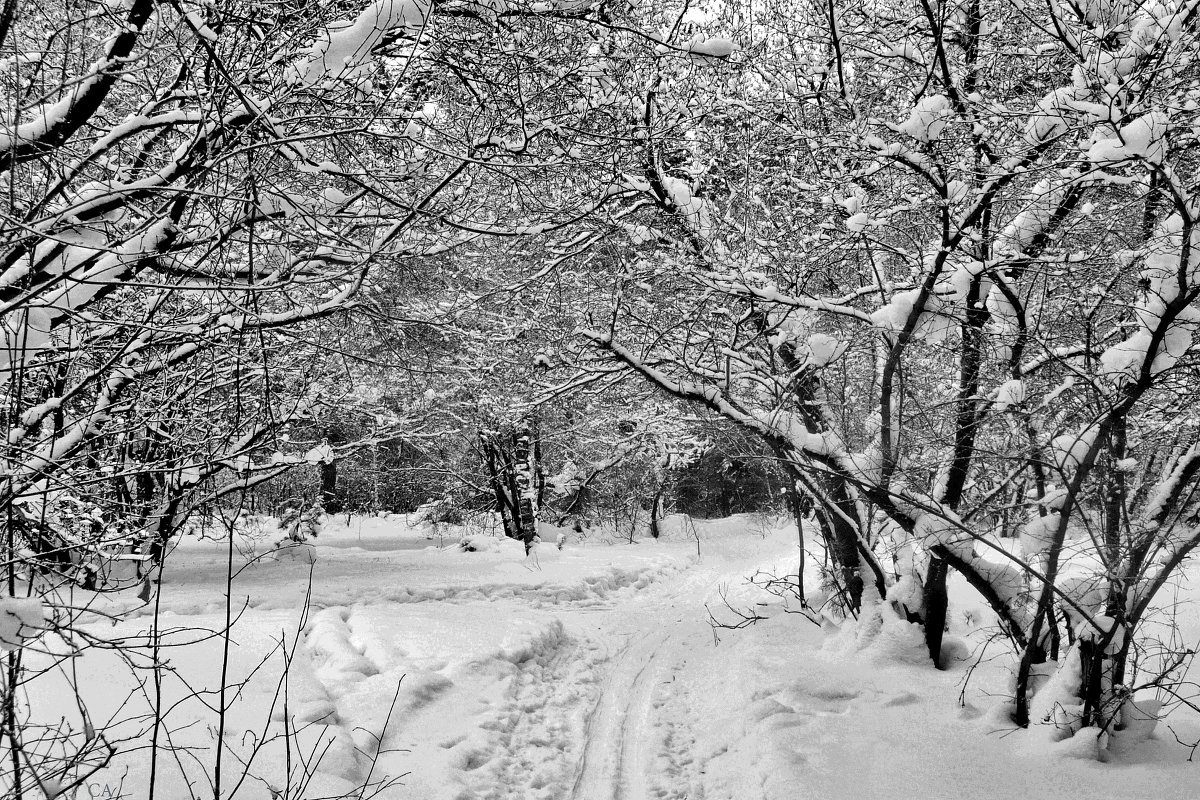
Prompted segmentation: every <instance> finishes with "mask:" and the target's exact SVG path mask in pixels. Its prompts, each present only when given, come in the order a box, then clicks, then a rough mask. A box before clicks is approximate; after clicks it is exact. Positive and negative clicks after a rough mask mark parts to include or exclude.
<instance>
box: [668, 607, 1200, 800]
mask: <svg viewBox="0 0 1200 800" xmlns="http://www.w3.org/2000/svg"><path fill="white" fill-rule="evenodd" d="M724 642H728V644H729V646H728V647H726V646H725V644H724V643H723V644H722V646H721V647H720V648H718V649H717V650H716V651H710V652H708V653H707V654H705V655H704V656H703V658H702V661H700V660H699V659H697V658H696V657H695V656H693V663H692V664H691V666H690V668H689V669H688V670H687V679H686V680H683V681H676V685H677V686H678V689H677V691H678V692H679V694H680V696H679V697H677V698H675V699H673V700H672V701H671V702H672V703H673V704H675V705H677V706H678V707H682V708H687V709H688V714H689V717H690V723H689V725H688V726H687V727H688V728H689V729H690V730H691V731H692V732H693V733H694V735H695V737H696V741H695V744H694V745H693V747H694V752H693V757H694V760H695V763H694V764H692V765H691V767H690V768H689V769H688V770H687V773H686V774H685V776H684V786H683V787H682V788H681V791H680V792H677V793H674V794H667V795H664V797H721V798H737V800H785V799H786V800H792V799H793V798H795V797H796V791H797V787H803V794H804V796H805V797H813V798H821V800H874V799H875V798H878V800H896V798H909V797H921V798H930V800H938V799H939V798H946V799H947V800H949V798H953V799H954V800H971V799H972V798H978V799H979V800H993V798H997V797H1029V798H1043V797H1045V798H1049V797H1053V798H1055V799H1056V800H1070V799H1071V798H1079V799H1080V800H1085V799H1086V800H1095V798H1100V797H1104V798H1110V797H1111V798H1116V797H1130V798H1134V797H1136V798H1150V797H1154V798H1156V800H1194V798H1195V797H1196V796H1197V788H1198V787H1200V771H1198V770H1197V767H1196V765H1194V764H1189V763H1187V762H1186V758H1187V754H1186V752H1185V751H1184V750H1183V749H1182V748H1180V747H1178V746H1177V745H1175V743H1174V742H1167V741H1161V740H1160V741H1157V742H1154V741H1152V742H1151V743H1149V744H1148V745H1147V746H1144V747H1147V748H1149V749H1143V750H1142V751H1141V752H1139V753H1138V760H1137V762H1136V763H1135V762H1133V761H1130V762H1129V763H1109V764H1101V763H1099V762H1097V761H1094V760H1092V761H1088V760H1078V759H1065V758H1063V757H1062V754H1061V753H1060V752H1059V748H1055V747H1053V746H1051V745H1050V744H1049V741H1048V738H1047V737H1045V736H1043V735H1042V734H1043V733H1044V732H1043V731H1039V730H1037V729H1034V730H1031V731H1028V732H1018V731H1016V730H1015V726H1012V724H1011V723H1008V722H1007V721H1005V720H1003V719H1001V718H1000V717H999V716H997V715H996V714H994V713H988V712H987V711H986V709H990V708H992V707H993V706H994V705H995V703H996V698H995V696H994V694H993V693H994V692H997V691H999V690H1000V689H1001V688H1002V687H998V686H996V685H995V684H994V683H991V682H990V679H989V677H988V676H987V675H986V674H983V675H981V674H978V673H977V674H976V675H975V676H974V677H973V678H972V679H971V682H970V683H969V684H968V686H967V691H966V697H967V699H968V702H967V704H966V705H965V707H961V708H960V707H959V706H958V705H957V704H956V703H955V698H956V697H957V696H958V694H959V692H960V690H961V689H962V685H963V682H964V681H965V680H966V679H967V678H968V675H967V672H966V663H967V662H960V664H959V665H958V666H957V667H954V668H952V669H950V670H948V671H945V672H939V671H937V670H934V669H932V668H931V667H928V666H915V665H914V666H906V665H897V664H892V665H884V664H881V663H880V662H879V661H878V660H875V661H872V660H870V659H860V658H856V657H849V656H847V655H830V654H828V653H825V654H822V653H821V650H822V647H823V644H824V639H823V634H822V632H821V631H820V630H819V629H818V628H816V627H815V626H813V625H811V624H809V623H807V622H805V621H803V620H798V619H797V618H795V617H793V616H784V615H780V616H778V617H775V618H773V619H771V620H768V621H766V622H761V623H759V624H758V625H756V626H754V627H753V628H750V629H746V630H743V631H739V632H737V633H735V634H730V636H729V637H727V638H726V639H725V640H724ZM986 671H987V670H986V665H985V668H984V670H983V672H985V673H986ZM993 677H994V676H993ZM1189 730H1190V728H1189ZM1168 736H1169V734H1168ZM689 780H690V782H691V785H690V788H688V787H687V781H689Z"/></svg>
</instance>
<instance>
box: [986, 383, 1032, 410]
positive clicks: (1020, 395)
mask: <svg viewBox="0 0 1200 800" xmlns="http://www.w3.org/2000/svg"><path fill="white" fill-rule="evenodd" d="M1024 402H1025V382H1024V381H1022V380H1020V379H1019V378H1015V379H1013V380H1011V381H1005V382H1004V383H1002V384H1000V388H999V389H997V390H996V400H995V401H994V402H993V403H992V408H994V409H995V410H996V411H1008V410H1009V409H1010V408H1013V407H1018V406H1020V405H1021V404H1022V403H1024Z"/></svg>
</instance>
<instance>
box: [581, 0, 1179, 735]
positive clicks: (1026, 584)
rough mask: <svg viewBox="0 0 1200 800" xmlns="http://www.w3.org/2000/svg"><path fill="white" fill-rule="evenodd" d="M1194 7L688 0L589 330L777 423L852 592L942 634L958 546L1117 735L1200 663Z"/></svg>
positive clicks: (754, 427) (1042, 705)
mask: <svg viewBox="0 0 1200 800" xmlns="http://www.w3.org/2000/svg"><path fill="white" fill-rule="evenodd" d="M1198 13H1200V9H1198V7H1197V4H1196V3H1195V2H1194V1H1192V0H1167V1H1166V2H1155V3H1149V4H1142V3H1133V2H1123V1H1122V0H1112V2H1096V3H1067V2H1058V0H1053V1H1052V2H1049V3H1026V2H1021V1H1019V0H999V1H985V0H964V1H963V2H932V1H931V0H917V1H916V2H878V3H868V4H865V5H864V4H858V3H841V2H831V3H828V4H820V5H819V7H818V6H812V5H809V4H791V3H781V4H773V5H771V6H770V7H767V8H758V7H754V8H751V7H750V6H741V5H735V6H717V5H712V6H711V7H710V6H707V5H704V4H701V5H700V6H695V7H693V6H688V7H686V10H681V11H680V13H679V20H680V21H679V23H677V24H676V25H675V27H674V28H669V29H668V32H667V34H666V36H665V38H664V44H663V46H662V48H661V52H660V56H659V58H658V61H657V62H656V67H655V69H653V70H650V71H646V72H644V73H642V74H640V75H631V76H628V78H627V81H626V83H625V85H626V87H627V88H628V90H629V91H631V92H633V91H640V93H641V98H642V108H643V112H642V113H641V115H640V119H639V120H638V121H636V123H635V124H640V125H641V127H640V129H639V130H640V133H639V134H638V135H639V137H640V141H642V142H643V143H644V147H642V148H641V149H640V156H641V162H640V165H639V166H638V167H637V172H636V173H634V172H633V171H632V170H631V172H630V173H629V174H628V177H627V179H626V182H625V185H624V186H623V187H622V189H623V190H624V191H625V192H627V193H628V194H626V195H625V196H626V197H629V198H630V200H629V203H628V204H627V206H626V207H627V208H628V207H632V206H638V205H639V204H640V207H639V208H638V209H637V210H635V211H633V212H632V213H631V214H630V215H629V216H626V217H624V218H622V219H617V218H616V216H615V215H613V216H610V219H613V220H614V221H615V224H616V225H618V227H620V228H621V229H622V230H623V231H625V233H626V236H627V240H628V242H629V246H628V259H627V261H628V269H627V274H626V275H625V276H624V277H623V278H622V280H621V281H620V282H619V283H620V292H619V294H618V296H617V299H616V302H615V303H613V304H612V307H611V308H610V309H609V311H608V314H607V316H606V317H605V318H604V319H603V321H601V320H599V319H598V320H597V323H596V324H595V325H592V326H590V327H589V329H588V330H587V331H586V332H585V333H584V338H585V339H586V340H587V341H588V342H590V344H591V345H592V347H593V348H594V352H595V353H596V354H597V356H596V357H597V363H598V364H600V365H610V364H614V363H616V364H620V365H622V366H623V367H624V368H626V369H627V370H629V371H630V372H632V373H634V374H637V375H640V376H641V377H643V378H645V379H646V380H648V381H650V382H652V383H653V384H655V385H657V386H658V387H660V388H661V389H663V390H665V391H667V392H669V393H671V394H673V395H675V396H677V397H680V398H684V399H686V400H689V401H691V402H692V403H694V404H696V405H699V406H704V407H707V408H708V409H710V410H712V411H714V412H716V413H718V414H720V415H723V416H725V417H726V418H728V419H730V420H732V421H734V422H736V423H738V424H740V425H742V426H744V427H745V428H747V429H748V430H751V431H754V432H755V433H756V434H757V435H759V436H761V437H762V438H763V440H764V441H765V442H767V443H768V444H769V445H770V446H771V447H772V448H773V450H774V452H775V453H776V454H777V456H778V457H779V459H780V460H781V462H782V464H784V465H785V466H786V468H787V469H788V470H789V471H790V472H791V474H792V476H793V477H794V479H795V480H796V481H797V482H798V484H799V485H800V486H801V487H802V489H803V490H804V491H806V492H807V493H809V494H810V495H811V496H812V497H813V498H815V500H816V502H817V504H818V516H819V520H820V525H821V529H822V533H823V535H824V538H825V541H826V544H827V546H828V550H829V552H830V554H831V556H832V558H833V561H834V563H835V565H836V566H837V579H838V583H839V584H840V586H841V589H842V597H843V599H844V602H845V605H846V607H847V609H848V611H849V612H851V613H853V614H856V615H862V614H871V615H876V616H878V615H880V614H883V615H884V616H892V617H896V616H901V618H902V617H903V615H907V616H908V617H909V618H913V619H918V620H921V621H923V623H924V627H925V635H926V640H927V643H928V646H929V649H930V653H931V656H932V658H933V659H934V660H935V661H936V660H937V659H939V658H940V647H941V635H942V629H943V623H944V620H945V614H946V601H945V598H946V591H945V582H946V576H947V570H948V569H954V570H957V571H958V572H960V573H961V574H962V575H963V576H964V577H965V578H966V580H967V581H969V582H970V584H971V585H972V586H973V587H974V588H975V589H977V590H978V591H979V592H980V594H981V595H982V596H983V598H984V599H985V600H986V601H987V602H988V604H989V605H990V606H991V608H992V610H993V611H994V612H995V614H996V617H997V619H998V620H999V623H1000V625H1001V627H1002V628H1003V630H1004V632H1005V634H1006V635H1007V636H1008V638H1009V639H1010V640H1011V642H1012V644H1013V646H1014V647H1015V648H1016V650H1017V652H1018V653H1020V660H1019V667H1018V669H1017V670H1016V672H1017V674H1016V679H1015V682H1014V686H1015V688H1014V693H1013V708H1012V714H1013V718H1014V719H1015V720H1016V721H1017V722H1018V723H1019V724H1022V725H1024V724H1027V723H1028V722H1029V721H1030V719H1031V716H1034V715H1040V716H1045V717H1046V718H1047V719H1051V720H1052V721H1054V722H1055V723H1056V724H1059V725H1060V726H1062V727H1063V728H1064V729H1066V730H1069V731H1072V732H1074V731H1078V730H1080V729H1083V728H1087V729H1088V730H1090V731H1091V732H1092V733H1097V732H1099V733H1101V736H1100V739H1099V741H1101V743H1103V741H1104V737H1105V736H1107V735H1108V734H1111V733H1115V732H1118V731H1121V730H1122V729H1123V727H1124V726H1125V722H1126V720H1127V719H1129V718H1131V715H1133V714H1135V713H1137V712H1136V707H1135V706H1134V703H1133V697H1134V693H1135V692H1137V691H1138V690H1139V689H1141V688H1152V687H1155V686H1160V685H1164V684H1169V683H1171V681H1172V680H1173V678H1175V677H1177V675H1178V669H1179V666H1180V663H1181V662H1180V661H1179V659H1178V658H1177V657H1176V655H1174V654H1167V655H1163V654H1162V652H1161V651H1159V650H1156V645H1155V643H1154V642H1152V641H1150V640H1149V639H1148V638H1147V636H1148V634H1147V633H1146V629H1145V625H1144V623H1146V621H1147V619H1148V617H1149V616H1150V615H1152V614H1153V613H1155V611H1154V610H1155V609H1156V607H1159V606H1160V605H1161V603H1163V602H1164V598H1163V597H1162V593H1163V590H1164V588H1166V587H1168V586H1170V584H1171V582H1172V580H1173V579H1174V577H1175V576H1176V575H1177V571H1178V568H1179V566H1180V564H1181V563H1182V561H1183V560H1184V559H1186V558H1187V557H1189V555H1190V554H1191V553H1192V552H1193V551H1194V550H1195V548H1196V547H1197V545H1200V527H1198V525H1197V513H1198V510H1197V509H1198V506H1197V500H1196V497H1197V495H1196V489H1197V486H1198V484H1197V472H1198V470H1200V438H1198V437H1200V419H1198V418H1197V412H1196V407H1195V403H1194V402H1192V398H1193V397H1194V396H1195V393H1196V391H1197V390H1198V389H1200V385H1198V383H1200V381H1198V377H1200V373H1198V371H1197V368H1198V360H1197V351H1196V349H1195V347H1194V343H1193V335H1194V333H1195V328H1196V326H1197V324H1200V311H1198V310H1197V308H1198V306H1197V299H1198V298H1200V271H1198V270H1200V256H1198V255H1197V246H1198V245H1200V236H1198V235H1197V234H1196V225H1197V222H1198V221H1200V202H1198V199H1197V191H1198V183H1197V182H1198V180H1200V178H1198V175H1197V172H1196V168H1197V163H1196V162H1197V153H1198V152H1200V150H1198V148H1197V146H1196V145H1197V136H1200V113H1198V109H1200V63H1198V61H1197V58H1198V54H1200V36H1198V27H1200V19H1198ZM711 42H721V43H727V42H731V43H732V44H730V45H729V46H724V44H723V46H722V48H721V49H720V51H719V52H718V53H713V54H707V53H705V52H703V50H704V48H707V47H708V45H707V44H704V47H702V48H701V50H697V43H711ZM639 81H640V83H639ZM651 208H652V209H653V210H652V211H651V210H650V209H651ZM597 317H600V315H599V314H597ZM605 368H608V367H605ZM1014 514H1016V515H1019V516H1020V517H1021V518H1022V519H1021V521H1020V525H1019V530H1020V534H1021V536H1020V543H1019V545H1016V546H1015V545H1014V544H1013V543H1011V542H1010V541H1008V540H1001V539H999V538H997V537H996V535H995V532H996V531H995V529H996V526H997V521H1001V522H1004V521H1006V520H1011V519H1012V518H1013V515H1014ZM1047 659H1051V660H1055V661H1057V662H1058V663H1059V664H1060V669H1061V671H1062V674H1061V676H1060V678H1061V679H1060V680H1059V681H1057V682H1055V684H1054V685H1056V686H1060V687H1062V686H1065V687H1066V690H1065V691H1061V692H1060V693H1059V694H1058V695H1056V696H1054V697H1050V696H1049V693H1047V694H1046V695H1045V696H1043V697H1040V698H1035V697H1034V688H1035V685H1036V682H1035V681H1032V680H1031V675H1036V674H1044V673H1045V671H1046V670H1045V667H1041V666H1038V665H1039V664H1041V663H1042V662H1045V661H1046V660H1047ZM1031 708H1032V709H1033V711H1031ZM1149 708H1150V704H1149V703H1148V702H1143V706H1142V710H1143V711H1144V710H1146V709H1149ZM1055 709H1057V710H1055ZM1064 709H1065V710H1064Z"/></svg>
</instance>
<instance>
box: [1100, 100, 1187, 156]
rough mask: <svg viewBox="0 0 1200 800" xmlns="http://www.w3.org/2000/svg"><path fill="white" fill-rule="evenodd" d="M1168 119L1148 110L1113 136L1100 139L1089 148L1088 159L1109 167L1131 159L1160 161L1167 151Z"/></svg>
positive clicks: (1160, 113)
mask: <svg viewBox="0 0 1200 800" xmlns="http://www.w3.org/2000/svg"><path fill="white" fill-rule="evenodd" d="M1169 126H1170V121H1169V120H1168V119H1167V115H1166V114H1165V113H1164V112H1162V111H1151V112H1150V113H1148V114H1143V115H1142V116H1140V117H1138V118H1137V119H1135V120H1133V121H1132V122H1130V123H1129V124H1128V125H1125V126H1124V127H1122V128H1121V130H1120V132H1119V134H1118V135H1117V136H1116V137H1115V138H1111V139H1102V140H1100V141H1098V142H1096V143H1095V144H1093V145H1092V146H1091V147H1090V148H1089V149H1088V154H1087V156H1088V160H1089V161H1091V162H1092V163H1093V164H1095V165H1097V166H1109V165H1112V164H1117V163H1120V162H1122V161H1126V160H1129V159H1133V158H1140V159H1143V160H1145V161H1149V162H1150V163H1152V164H1161V163H1162V160H1163V157H1164V156H1165V155H1166V151H1167V141H1166V137H1167V130H1168V128H1169Z"/></svg>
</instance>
